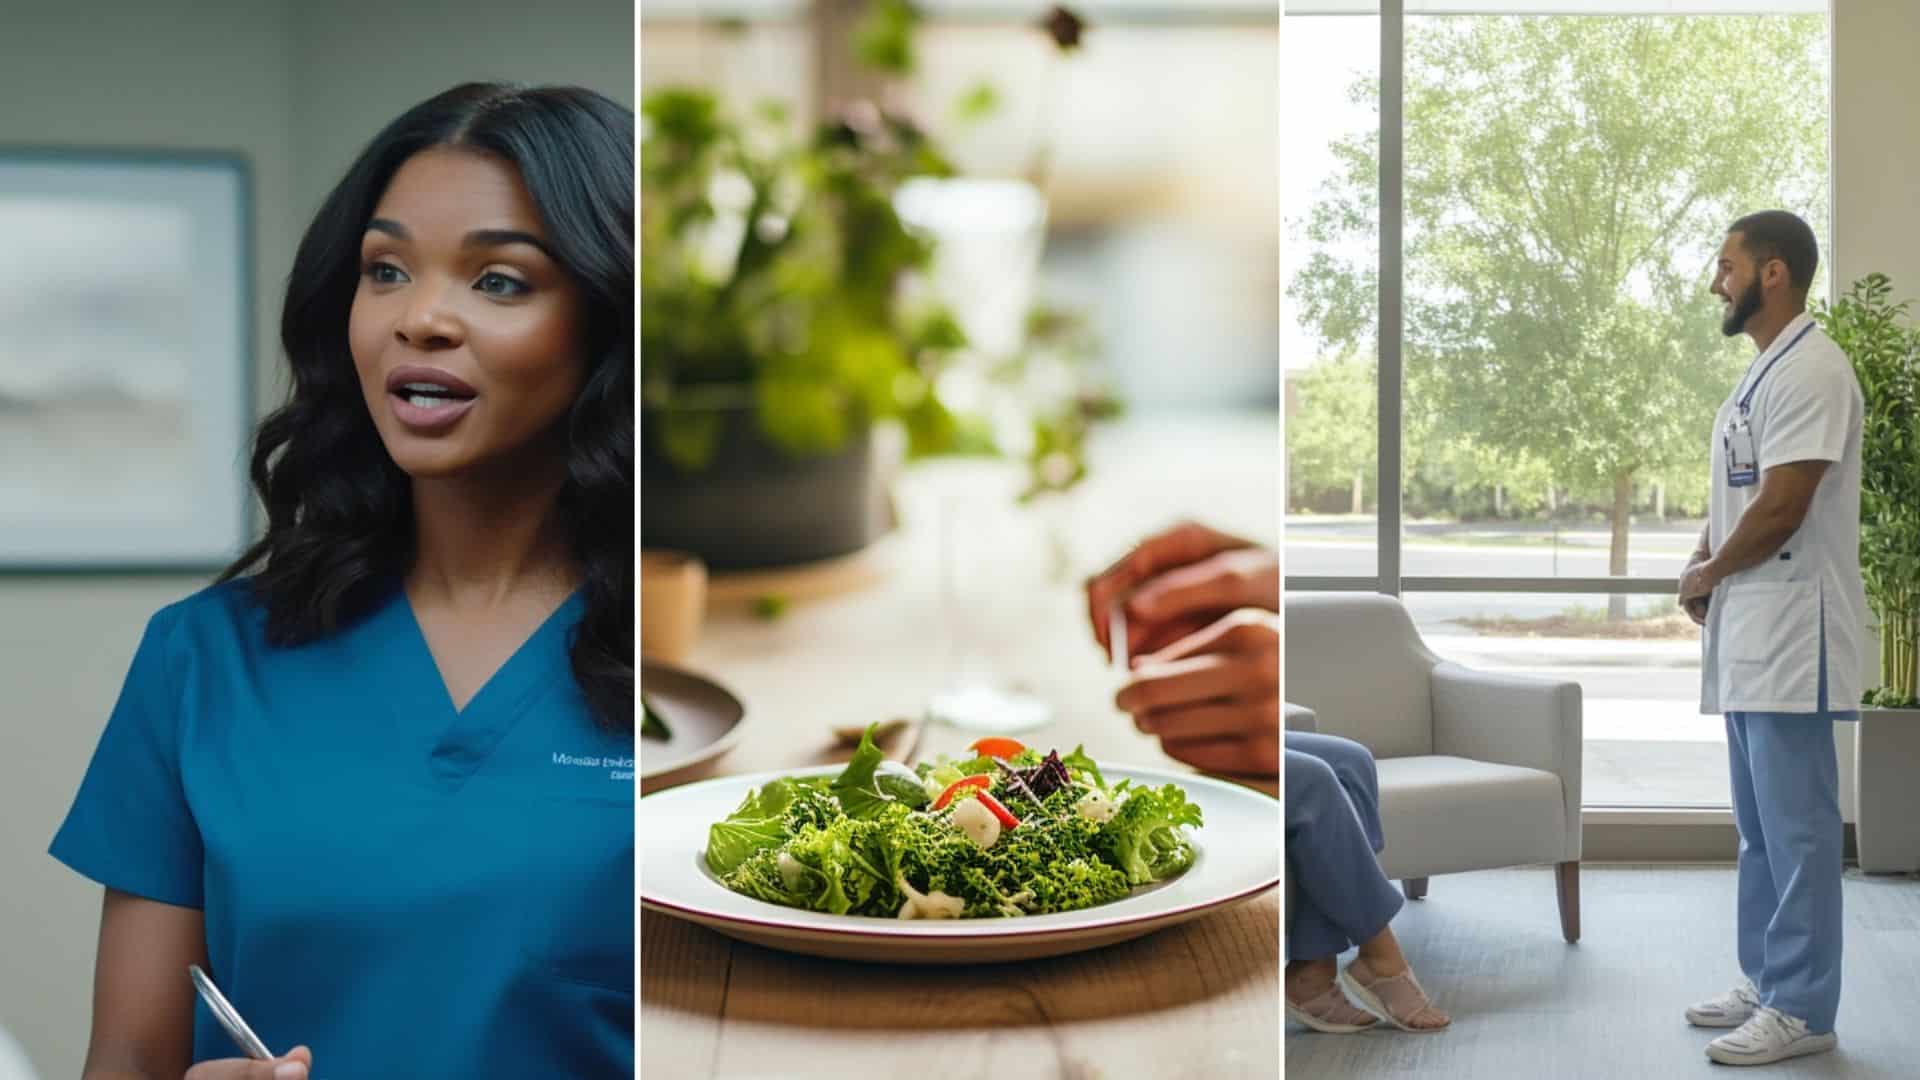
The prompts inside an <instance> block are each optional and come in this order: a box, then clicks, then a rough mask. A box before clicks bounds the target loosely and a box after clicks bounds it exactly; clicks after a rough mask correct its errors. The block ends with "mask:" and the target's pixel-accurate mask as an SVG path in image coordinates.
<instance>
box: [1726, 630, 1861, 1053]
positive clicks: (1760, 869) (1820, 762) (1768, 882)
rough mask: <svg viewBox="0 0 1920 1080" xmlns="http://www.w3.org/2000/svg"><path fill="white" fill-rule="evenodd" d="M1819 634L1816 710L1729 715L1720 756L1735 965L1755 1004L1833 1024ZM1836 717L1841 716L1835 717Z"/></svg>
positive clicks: (1836, 946) (1831, 847)
mask: <svg viewBox="0 0 1920 1080" xmlns="http://www.w3.org/2000/svg"><path fill="white" fill-rule="evenodd" d="M1826 668H1827V656H1826V639H1825V636H1824V635H1822V638H1821V642H1820V706H1821V711H1820V712H1817V713H1763V712H1730V713H1728V714H1727V716H1726V721H1727V758H1728V763H1729V765H1730V767H1731V770H1732V779H1733V820H1734V824H1735V825H1737V826H1738V827H1739V830H1740V885H1739V923H1738V931H1737V933H1738V936H1739V943H1740V970H1741V971H1743V972H1745V973H1746V976H1747V978H1749V979H1751V980H1753V985H1754V987H1755V988H1756V989H1757V990H1758V991H1759V993H1760V1003H1761V1004H1762V1005H1767V1006H1770V1007H1772V1008H1775V1009H1778V1010H1780V1011H1781V1012H1783V1013H1786V1014H1787V1015H1788V1016H1797V1017H1799V1018H1800V1019H1802V1020H1805V1021H1806V1022H1807V1030H1809V1031H1811V1032H1813V1033H1814V1034H1824V1033H1826V1032H1829V1031H1832V1030H1833V1022H1834V1017H1835V1015H1836V1014H1838V1012H1839V1011H1840V931H1841V919H1840V871H1841V863H1840V859H1841V854H1840V841H1841V835H1842V832H1841V822H1840V764H1839V762H1838V761H1836V760H1835V758H1834V748H1833V722H1834V720H1835V719H1836V718H1840V717H1836V715H1835V714H1834V713H1832V712H1830V711H1828V703H1827V679H1826ZM1844 716H1846V714H1841V717H1844Z"/></svg>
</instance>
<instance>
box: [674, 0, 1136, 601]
mask: <svg viewBox="0 0 1920 1080" xmlns="http://www.w3.org/2000/svg"><path fill="white" fill-rule="evenodd" d="M915 25H916V18H915V17H914V15H913V13H912V10H911V8H909V7H908V6H906V5H905V4H903V3H899V2H898V0H882V2H881V3H879V4H876V5H875V6H874V7H873V8H872V9H871V12H870V15H869V17H868V18H867V19H865V20H863V22H862V23H861V25H860V26H859V27H858V28H857V29H856V38H855V44H856V52H857V54H858V55H859V57H860V58H861V60H862V62H863V63H866V64H868V65H869V66H871V67H873V68H874V69H875V70H878V71H881V72H883V73H887V74H890V75H900V74H905V73H907V72H909V71H910V70H911V66H912V32H913V30H914V28H915ZM1077 33H1078V31H1077V29H1076V30H1075V41H1076V42H1077ZM889 96H890V97H891V95H889ZM642 124H643V127H642V132H643V137H642V145H641V163H640V172H641V177H640V179H641V189H642V192H641V195H642V197H641V219H642V221H641V225H642V235H641V324H640V333H641V409H642V432H643V445H642V452H641V467H642V488H641V490H642V496H641V497H642V516H641V529H642V541H643V544H644V546H647V547H666V548H675V549H679V550H684V551H690V552H693V553H695V554H698V555H700V556H701V557H702V558H703V559H704V560H705V561H706V562H707V563H708V564H709V565H710V566H711V567H712V568H714V569H716V570H722V571H724V570H729V569H744V568H750V567H762V566H774V565H786V564H792V563H799V562H806V561H810V560H814V559H819V558H825V557H829V556H834V555H840V554H846V553H849V552H852V551H855V550H858V549H859V548H861V547H863V546H865V545H866V544H867V543H869V542H871V541H872V540H873V539H875V538H876V537H877V536H878V535H879V534H880V532H881V531H883V530H884V529H885V527H886V525H887V520H888V513H887V510H886V501H885V491H884V484H883V483H882V482H881V479H880V477H879V475H878V471H877V469H876V449H875V448H876V441H875V432H876V428H877V427H878V426H881V425H897V426H898V427H899V428H900V429H902V430H903V431H904V433H905V439H904V443H905V452H906V454H907V456H909V457H914V456H922V455H927V454H935V453H976V454H1000V455H1005V456H1011V457H1015V458H1018V459H1021V460H1024V461H1025V462H1026V463H1027V465H1028V467H1029V474H1030V482H1029V483H1028V485H1027V489H1026V494H1027V496H1029V497H1031V496H1033V495H1035V494H1038V493H1040V492H1043V491H1049V490H1062V489H1065V488H1067V487H1071V486H1072V485H1073V484H1074V483H1076V482H1077V481H1078V480H1079V479H1080V477H1081V476H1083V475H1084V473H1085V462H1084V456H1083V454H1082V446H1083V440H1084V437H1085V434H1086V431H1087V430H1088V427H1089V426H1090V425H1091V424H1092V423H1093V422H1094V421H1095V420H1097V419H1100V418H1102V417H1105V416H1108V415H1111V414H1112V413H1113V412H1114V411H1115V405H1114V403H1113V401H1112V399H1111V397H1110V396H1109V395H1107V394H1106V393H1105V392H1104V390H1103V389H1101V388H1100V387H1098V386H1097V385H1096V384H1094V383H1093V382H1092V381H1091V379H1090V378H1089V375H1090V365H1089V364H1088V363H1087V361H1088V360H1089V358H1090V357H1091V355H1092V354H1093V351H1094V349H1093V341H1092V336H1091V334H1090V333H1089V332H1088V330H1087V327H1086V326H1085V323H1084V321H1083V320H1081V319H1080V318H1079V317H1078V316H1077V315H1076V314H1074V313H1072V312H1068V311H1060V310H1053V309H1049V308H1045V307H1035V308H1034V309H1033V310H1032V311H1031V314H1030V315H1029V316H1028V317H1027V319H1026V326H1025V331H1026V332H1025V333H1024V334H1023V335H1021V336H1020V338H1019V340H1018V341H1015V342H1012V343H1011V344H1012V346H1013V347H1012V348H1004V349H998V350H996V351H995V352H994V354H993V355H991V356H988V357H985V358H984V359H985V362H984V363H983V362H982V359H983V358H982V356H981V354H980V352H979V350H972V351H969V350H968V349H967V345H968V340H967V337H968V335H967V333H966V332H965V331H964V330H963V329H962V325H961V322H960V321H959V320H958V319H956V318H955V316H954V314H953V312H952V311H951V310H950V308H949V306H948V305H947V304H946V303H945V302H944V301H943V299H942V296H941V292H940V290H938V289H935V288H931V287H929V286H928V279H929V270H930V268H931V266H932V262H931V260H932V257H933V254H934V250H935V247H936V244H937V240H938V238H937V236H936V235H935V233H934V232H933V231H930V230H927V229H924V228H912V227H909V225H908V224H907V223H906V222H904V221H903V220H902V217H901V214H900V212H899V205H900V202H901V200H899V199H897V197H896V196H897V195H898V194H899V192H900V191H901V189H902V188H903V186H904V185H907V184H909V183H911V182H913V181H916V180H919V181H925V180H929V179H937V178H946V177H952V176H953V175H954V169H953V168H952V166H951V164H950V163H949V162H948V160H947V159H946V157H945V156H944V155H943V154H942V153H941V151H940V150H939V149H938V147H937V146H936V145H935V144H934V141H933V140H932V139H931V138H930V137H929V136H928V135H927V134H926V133H925V132H924V131H923V130H922V129H921V127H920V126H919V125H918V124H917V123H916V122H915V121H914V120H913V119H912V118H911V117H909V116H908V115H907V114H906V113H905V112H904V110H902V109H899V108H891V107H890V108H882V107H880V106H878V105H875V104H873V103H872V102H868V101H857V102H854V103H853V104H852V105H850V106H849V107H847V108H846V109H844V110H843V111H842V112H841V114H840V115H838V116H836V117H834V118H833V119H831V120H829V121H828V122H826V123H824V124H821V125H819V126H818V128H817V129H816V130H815V131H814V132H813V133H812V134H811V135H809V136H807V137H805V138H795V137H794V136H793V134H792V130H793V128H792V125H791V124H790V123H789V118H788V117H787V116H786V115H785V113H784V111H783V110H782V109H781V108H779V107H778V106H774V105H762V106H760V107H759V108H758V109H756V110H755V111H754V112H753V113H752V114H751V115H749V116H747V117H745V118H738V117H735V116H734V115H732V114H731V113H730V112H729V111H728V110H727V109H726V108H725V107H724V106H723V104H722V103H721V101H720V100H719V99H718V98H717V97H716V96H715V95H713V94H712V93H710V92H706V91H702V90H694V89H681V88H672V89H663V90H659V91H655V92H653V93H651V94H649V95H647V97H646V99H645V100H644V102H643V104H642ZM1035 258H1036V260H1037V251H1036V253H1035ZM949 295H950V294H949ZM1024 302H1025V301H1023V303H1024ZM962 360H964V361H965V363H961V361H962Z"/></svg>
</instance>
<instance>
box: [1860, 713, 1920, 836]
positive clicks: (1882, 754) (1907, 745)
mask: <svg viewBox="0 0 1920 1080" xmlns="http://www.w3.org/2000/svg"><path fill="white" fill-rule="evenodd" d="M1858 728H1859V730H1858V731H1857V732H1856V733H1855V736H1854V743H1853V768H1854V819H1853V821H1854V825H1853V827H1854V837H1855V839H1856V840H1857V841H1858V842H1859V845H1860V869H1862V870H1864V871H1867V872H1869V873H1877V874H1886V873H1912V872H1914V871H1920V784H1917V783H1915V782H1914V778H1915V777H1916V776H1920V709H1861V710H1860V723H1859V725H1858Z"/></svg>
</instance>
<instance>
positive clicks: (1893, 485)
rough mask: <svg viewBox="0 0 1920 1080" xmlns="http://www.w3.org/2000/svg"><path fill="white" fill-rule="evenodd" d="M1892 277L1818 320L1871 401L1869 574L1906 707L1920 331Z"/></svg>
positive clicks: (1917, 556)
mask: <svg viewBox="0 0 1920 1080" xmlns="http://www.w3.org/2000/svg"><path fill="white" fill-rule="evenodd" d="M1892 295H1893V285H1892V283H1891V282H1890V281H1889V280H1888V279H1887V276H1886V275H1885V274H1871V275H1868V276H1867V277H1865V278H1863V279H1861V280H1860V281H1857V282H1855V283H1854V284H1853V287H1852V288H1850V289H1848V290H1847V293H1846V295H1845V296H1842V297H1841V298H1840V299H1839V300H1837V301H1835V302H1834V303H1832V304H1818V305H1815V307H1814V312H1813V314H1814V318H1815V319H1816V320H1817V321H1818V322H1819V323H1820V327H1821V329H1822V330H1825V331H1826V333H1827V336H1829V337H1831V338H1833V340H1834V343H1835V344H1837V345H1839V346H1840V349H1841V351H1842V352H1844V353H1846V354H1847V359H1849V360H1851V361H1852V362H1853V371H1854V376H1855V377H1856V378H1858V379H1859V381H1860V392H1861V395H1862V396H1863V398H1864V399H1865V415H1864V419H1863V423H1862V428H1861V435H1860V573H1861V576H1862V578H1864V579H1865V582H1866V590H1867V602H1868V604H1869V605H1870V606H1871V607H1872V608H1873V613H1874V616H1875V618H1876V619H1877V620H1878V622H1879V624H1880V681H1881V684H1882V687H1881V691H1879V692H1878V693H1879V700H1875V701H1872V702H1870V704H1884V703H1893V704H1896V705H1898V704H1904V703H1905V702H1908V701H1910V700H1912V699H1913V697H1914V691H1915V682H1916V678H1915V676H1916V649H1915V643H1916V640H1920V637H1917V636H1916V633H1915V629H1916V619H1920V430H1916V425H1920V329H1916V328H1914V327H1911V326H1909V325H1906V323H1905V319H1906V315H1907V307H1908V304H1907V302H1906V301H1902V302H1900V303H1897V304H1896V303H1894V302H1893V300H1892Z"/></svg>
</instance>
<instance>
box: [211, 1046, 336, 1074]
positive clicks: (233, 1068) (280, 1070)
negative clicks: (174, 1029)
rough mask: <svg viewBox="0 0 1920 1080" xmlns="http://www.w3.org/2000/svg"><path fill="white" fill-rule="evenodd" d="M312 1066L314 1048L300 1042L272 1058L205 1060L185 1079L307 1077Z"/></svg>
mask: <svg viewBox="0 0 1920 1080" xmlns="http://www.w3.org/2000/svg"><path fill="white" fill-rule="evenodd" d="M312 1068H313V1051H311V1050H309V1049H307V1048H306V1047H304V1046H296V1047H294V1048H293V1049H292V1050H291V1051H289V1052H288V1053H287V1054H286V1055H284V1056H282V1057H277V1058H274V1059H273V1060H272V1061H254V1060H251V1059H249V1058H221V1059H219V1060H218V1061H203V1062H201V1063H200V1064H198V1065H195V1066H194V1067H193V1068H191V1069H188V1070H187V1075H186V1077H185V1078H184V1080H307V1077H308V1075H309V1073H310V1070H311V1069H312Z"/></svg>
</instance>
